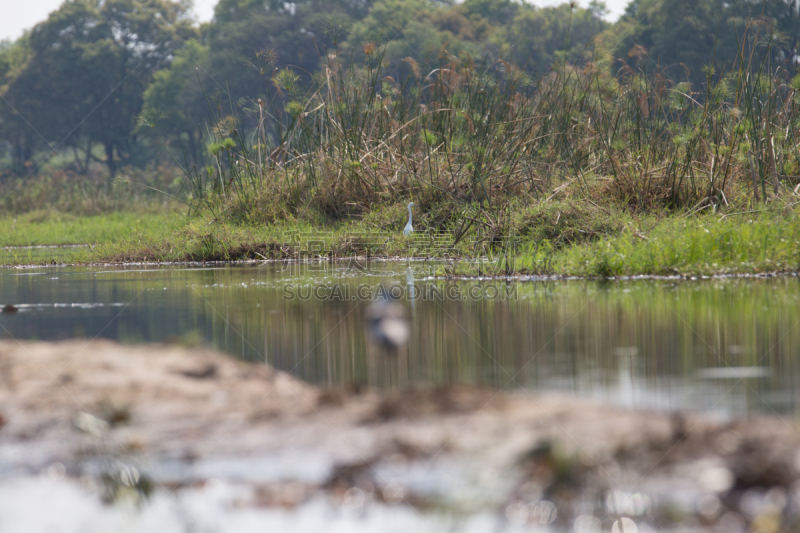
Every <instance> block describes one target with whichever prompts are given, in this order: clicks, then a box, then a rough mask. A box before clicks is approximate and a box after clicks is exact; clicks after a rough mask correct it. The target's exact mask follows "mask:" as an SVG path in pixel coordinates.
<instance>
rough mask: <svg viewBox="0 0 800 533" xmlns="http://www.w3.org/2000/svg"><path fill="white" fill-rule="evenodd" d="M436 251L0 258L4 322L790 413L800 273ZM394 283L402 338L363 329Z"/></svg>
mask: <svg viewBox="0 0 800 533" xmlns="http://www.w3.org/2000/svg"><path fill="white" fill-rule="evenodd" d="M436 272H437V266H436V265H426V264H423V263H373V264H370V265H348V264H341V265H334V266H331V265H328V264H309V265H289V266H287V265H281V264H263V265H247V266H225V267H219V268H209V267H196V268H191V267H169V268H155V267H126V268H107V267H103V268H39V269H24V270H13V269H0V305H5V304H14V305H16V306H17V307H18V308H19V311H18V312H17V313H15V314H8V313H3V314H0V336H2V337H4V338H15V339H41V340H45V339H47V340H52V339H67V338H75V337H83V338H86V339H87V340H88V339H92V338H95V337H103V338H109V339H116V340H119V341H122V342H128V343H130V342H144V341H165V340H179V341H182V342H192V341H193V340H197V339H205V341H206V342H208V343H209V344H211V345H213V346H216V347H218V348H220V349H222V350H224V351H227V352H229V353H231V354H233V355H235V356H237V357H240V358H243V359H248V360H257V361H268V362H269V363H270V364H272V365H274V366H276V367H278V368H280V369H283V370H286V371H289V372H291V373H293V374H295V375H297V376H299V377H301V378H303V379H305V380H307V381H310V382H314V383H318V384H324V385H334V384H350V383H359V384H367V385H374V386H381V387H395V386H414V385H417V384H431V383H433V384H438V383H464V384H470V385H485V386H492V387H503V388H507V389H515V388H526V389H530V390H551V391H552V390H555V391H563V392H569V393H573V394H580V395H583V396H589V397H595V398H597V399H600V400H602V401H607V402H611V403H614V404H618V405H623V406H631V407H650V408H657V409H680V408H690V409H695V410H699V411H708V412H710V413H713V414H717V415H721V416H740V415H744V414H746V413H748V412H751V411H762V412H768V413H772V412H775V413H780V414H794V413H796V412H797V405H798V402H799V401H800V391H799V390H798V387H797V385H798V384H800V281H799V280H798V278H796V277H791V278H777V279H769V280H766V279H765V280H710V281H709V280H707V281H677V282H676V281H618V282H611V283H598V282H588V281H547V282H533V281H529V282H516V283H507V282H503V281H469V282H463V281H461V282H454V281H442V280H437V279H433V278H432V275H433V274H435V273H436ZM381 291H391V292H392V293H393V294H395V295H396V296H398V297H399V298H400V300H401V301H402V302H403V304H404V305H406V307H407V309H408V312H409V315H410V317H411V321H412V335H411V339H410V342H409V344H408V346H407V348H404V349H402V350H401V351H400V352H399V353H398V354H397V356H396V357H387V355H386V354H385V353H384V352H382V351H381V349H380V348H379V347H376V346H374V345H372V344H371V343H370V342H368V340H367V338H366V335H365V328H364V311H365V309H366V307H367V305H368V303H369V299H370V298H372V297H374V296H375V295H376V294H378V293H379V292H381Z"/></svg>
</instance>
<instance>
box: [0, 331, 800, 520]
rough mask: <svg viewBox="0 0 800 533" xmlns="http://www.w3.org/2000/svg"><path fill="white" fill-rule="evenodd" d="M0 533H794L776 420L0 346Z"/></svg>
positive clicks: (179, 358)
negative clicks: (326, 381)
mask: <svg viewBox="0 0 800 533" xmlns="http://www.w3.org/2000/svg"><path fill="white" fill-rule="evenodd" d="M0 426H2V427H0V531H2V532H3V533H15V532H23V531H24V532H26V533H36V532H46V531H57V532H59V533H61V532H64V533H71V532H75V533H78V532H80V533H92V532H110V531H147V532H156V533H160V532H185V531H201V532H209V533H210V532H236V533H248V532H251V531H252V532H255V531H258V532H262V531H300V532H302V531H309V532H311V531H315V532H316V531H354V532H364V531H380V532H390V531H425V530H427V531H434V532H439V531H441V532H444V531H527V530H542V531H544V530H546V531H577V532H587V533H588V532H591V531H609V530H610V531H614V532H622V531H625V532H628V533H629V532H632V531H660V530H675V531H695V530H696V531H725V532H736V531H763V532H766V533H769V532H778V531H798V530H800V483H798V482H797V480H798V479H800V433H799V432H798V425H797V424H796V422H795V421H794V420H784V419H779V418H752V419H748V420H741V421H734V422H719V421H714V420H709V419H707V418H703V417H702V416H700V415H693V414H673V415H669V414H663V413H652V412H643V411H642V412H638V411H633V412H631V411H625V410H620V409H617V408H612V407H606V406H599V405H596V404H592V403H588V402H586V401H584V400H578V399H573V398H569V397H564V396H552V395H544V396H542V395H536V394H528V393H526V392H524V391H523V392H514V393H506V392H500V391H495V390H485V389H466V388H451V389H436V390H411V391H408V390H407V391H383V392H380V391H375V390H358V389H357V388H352V389H349V390H323V389H319V388H316V387H312V386H310V385H308V384H305V383H303V382H301V381H299V380H297V379H296V378H293V377H291V376H289V375H287V374H285V373H282V372H278V371H275V370H273V369H271V368H270V367H268V366H266V365H253V364H248V363H243V362H240V361H236V360H233V359H231V358H230V357H228V356H225V355H222V354H219V353H217V352H214V351H211V350H207V349H200V348H183V347H180V346H177V345H152V346H136V347H132V346H123V345H119V344H115V343H111V342H107V341H91V342H90V341H88V340H75V341H69V342H63V343H17V342H13V341H2V342H0Z"/></svg>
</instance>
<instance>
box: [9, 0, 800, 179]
mask: <svg viewBox="0 0 800 533" xmlns="http://www.w3.org/2000/svg"><path fill="white" fill-rule="evenodd" d="M208 1H213V0H208ZM189 2H190V0H177V1H176V0H66V1H65V2H64V3H63V4H62V5H61V7H60V8H59V9H58V10H57V11H55V12H53V13H51V15H50V16H49V17H48V19H47V20H45V21H43V22H42V23H40V24H38V25H37V26H35V27H34V28H33V29H32V30H31V31H29V32H27V33H26V34H25V35H24V36H23V37H21V38H20V39H18V40H16V41H15V42H13V43H11V42H4V43H0V142H1V143H2V144H1V146H2V147H3V148H4V149H2V150H0V158H4V159H5V161H7V162H8V163H7V164H6V165H5V166H6V168H7V169H8V168H11V169H12V170H13V171H14V172H16V173H18V174H20V173H25V172H26V166H27V167H31V168H34V169H35V167H36V165H35V164H34V163H32V161H33V160H34V158H35V156H36V155H37V154H41V155H42V156H45V157H46V156H47V155H48V154H51V153H52V152H53V151H59V152H67V153H68V154H71V164H72V165H74V166H76V168H78V170H81V171H85V170H86V169H87V168H88V166H89V164H90V163H91V162H92V161H95V160H101V161H102V162H104V163H105V164H106V165H107V167H108V171H109V173H110V174H111V175H113V173H114V172H115V170H116V168H117V166H118V165H119V164H120V163H122V164H128V163H131V164H145V163H146V162H147V161H148V160H150V159H152V158H153V157H155V155H154V154H155V153H156V152H155V151H154V150H153V149H152V148H148V146H149V144H148V142H146V141H145V140H144V139H147V138H149V135H144V132H152V133H157V134H158V137H159V138H160V139H161V140H162V141H165V142H167V143H169V144H171V145H175V144H177V143H180V144H181V146H182V147H184V148H185V153H187V154H189V156H190V159H191V160H193V161H195V162H199V160H200V159H202V152H203V150H202V149H201V147H202V146H204V143H203V141H202V138H203V136H204V135H205V132H206V130H205V128H206V126H205V124H207V123H208V119H209V114H212V115H215V116H217V117H218V118H220V117H224V116H225V115H227V114H230V113H232V108H237V107H238V108H242V107H243V106H242V105H240V104H242V103H244V104H246V105H245V106H244V107H245V108H246V107H248V106H249V108H250V109H258V108H257V104H256V102H257V100H258V99H259V98H261V99H263V100H269V102H270V103H272V104H274V103H275V102H277V101H279V100H280V99H281V98H283V97H286V94H285V91H284V90H283V89H281V87H280V83H281V82H280V80H279V79H278V78H279V76H278V73H282V74H280V76H283V77H284V78H285V77H286V76H288V74H286V72H288V71H287V70H286V69H289V71H291V72H292V73H293V75H294V76H296V78H297V83H301V84H307V85H315V84H316V86H319V87H321V86H322V85H323V84H324V83H325V80H326V68H336V67H337V65H342V64H344V63H348V64H355V65H359V64H364V62H365V61H367V60H368V56H369V60H370V61H371V60H376V59H380V60H381V61H382V63H383V67H384V70H385V71H386V72H387V73H390V74H391V76H392V77H393V78H394V79H395V80H398V81H401V80H402V79H403V78H404V77H408V76H416V77H419V76H423V77H424V76H426V75H427V74H428V73H429V72H432V71H434V70H435V69H437V68H440V67H441V66H442V65H443V64H445V63H446V62H447V61H449V58H453V57H461V58H470V60H473V61H476V62H487V63H491V62H494V61H497V60H503V61H509V62H511V63H513V64H515V65H517V66H518V67H520V68H522V69H524V70H525V71H526V73H527V75H528V76H530V77H532V78H536V77H537V76H543V75H546V74H547V73H548V71H549V70H550V69H551V68H553V67H554V65H555V67H556V68H563V67H565V66H566V65H568V64H572V65H581V64H583V63H586V62H592V63H594V64H595V66H599V67H601V68H605V69H607V71H608V72H610V73H612V74H619V73H621V72H629V71H630V69H641V70H642V71H644V72H645V73H647V72H653V71H655V70H656V69H659V70H660V71H661V72H662V73H663V72H667V73H668V75H669V76H670V77H672V78H673V80H674V81H675V82H682V81H690V82H692V83H693V84H695V85H696V84H702V83H704V82H705V80H706V76H707V74H709V73H712V72H713V73H715V75H717V76H722V75H724V74H725V73H726V72H727V71H728V70H729V69H730V66H731V65H732V64H733V63H734V60H735V59H736V58H737V57H740V58H741V57H747V58H748V60H750V59H753V60H756V61H760V60H762V59H764V60H766V61H767V62H768V63H769V68H771V69H773V70H775V69H784V70H786V71H787V72H788V74H789V75H794V74H796V72H797V68H798V66H800V56H798V50H799V49H800V9H799V6H798V0H632V1H631V3H630V4H629V5H628V7H627V10H626V12H625V14H624V15H623V16H622V18H621V19H620V20H619V21H617V22H616V23H614V24H610V23H608V22H606V20H605V18H604V17H605V6H604V5H603V4H602V2H600V1H597V0H594V1H592V2H591V3H590V4H589V7H588V8H581V7H576V6H574V5H570V4H567V3H564V4H562V5H559V6H554V7H546V8H538V7H535V6H533V5H531V4H530V3H526V2H523V1H522V0H464V1H463V2H456V1H455V0H297V1H295V2H284V1H282V0H219V2H218V3H217V5H216V8H215V11H214V18H213V20H212V22H210V23H208V24H204V25H201V26H197V25H194V24H192V22H191V20H190V19H189V18H188V12H189V8H190V3H189ZM768 45H769V46H768ZM767 50H769V54H767V53H766V51H767ZM443 61H444V62H443ZM712 63H713V65H712ZM708 66H712V67H713V68H712V69H707V68H706V67H708ZM281 79H283V78H281ZM276 99H277V100H276ZM209 104H210V105H209ZM285 104H286V105H289V104H290V102H288V101H287V102H285ZM281 105H283V104H281ZM137 117H139V118H140V119H141V120H137ZM150 126H152V127H150ZM151 144H152V143H151ZM101 148H102V150H100V149H101ZM148 150H149V151H148Z"/></svg>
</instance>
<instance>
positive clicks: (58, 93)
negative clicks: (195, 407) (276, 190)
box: [6, 0, 194, 177]
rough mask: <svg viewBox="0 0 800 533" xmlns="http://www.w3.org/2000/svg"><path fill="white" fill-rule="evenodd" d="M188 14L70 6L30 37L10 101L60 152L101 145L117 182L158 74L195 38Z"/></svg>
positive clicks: (137, 4)
mask: <svg viewBox="0 0 800 533" xmlns="http://www.w3.org/2000/svg"><path fill="white" fill-rule="evenodd" d="M187 7H188V4H187V3H186V2H180V3H174V2H170V1H168V0H141V1H137V0H67V1H66V2H65V3H64V4H62V5H61V7H60V8H59V9H58V10H57V11H55V12H53V13H52V14H51V15H50V16H49V17H48V19H47V20H46V21H44V22H42V23H41V24H38V25H37V26H36V27H34V29H33V30H32V31H31V33H30V36H29V46H30V57H29V58H28V60H27V61H26V62H25V65H24V67H23V68H21V69H20V70H19V72H18V73H17V74H16V75H15V76H13V79H11V80H10V82H9V84H8V87H7V89H6V94H7V95H8V98H9V99H10V100H11V101H14V102H17V103H19V107H20V108H22V109H24V110H25V111H26V119H27V121H28V122H29V123H30V127H31V128H32V129H33V130H35V131H37V132H39V133H40V134H41V135H42V136H43V137H45V138H47V140H48V141H50V142H51V143H53V144H54V145H55V146H64V145H68V146H70V145H71V146H72V147H73V148H76V149H77V147H78V146H81V147H82V148H83V149H84V151H85V152H86V154H87V156H88V155H89V151H90V150H91V148H92V146H93V145H94V144H95V143H101V144H102V145H103V146H104V149H105V155H106V158H105V162H106V164H107V165H108V170H109V174H110V176H112V177H113V175H114V173H115V171H116V166H117V164H116V159H117V158H121V159H125V158H126V157H127V156H128V154H129V152H130V150H131V147H132V144H134V143H135V142H136V139H135V137H134V136H132V135H131V131H132V129H133V126H134V121H135V117H136V116H137V115H138V113H139V112H140V110H141V106H142V98H143V93H144V91H145V89H146V88H147V86H148V85H149V84H150V81H151V79H152V76H153V73H154V72H155V71H157V70H159V69H162V68H165V67H167V66H168V65H169V63H170V61H171V60H172V57H173V56H174V54H175V51H176V50H177V49H178V48H179V47H180V46H181V44H182V43H183V41H185V40H186V38H187V37H190V36H192V35H193V34H194V30H193V29H192V27H191V24H190V21H189V20H188V19H186V18H185V14H186V12H187ZM21 112H22V111H21ZM81 141H84V143H82V142H81ZM62 143H63V144H62Z"/></svg>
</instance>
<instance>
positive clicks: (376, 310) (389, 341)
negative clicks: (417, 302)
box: [366, 295, 411, 354]
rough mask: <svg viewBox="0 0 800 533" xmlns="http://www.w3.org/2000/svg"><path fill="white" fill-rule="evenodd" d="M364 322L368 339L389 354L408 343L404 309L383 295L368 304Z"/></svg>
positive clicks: (408, 329) (407, 326)
mask: <svg viewBox="0 0 800 533" xmlns="http://www.w3.org/2000/svg"><path fill="white" fill-rule="evenodd" d="M366 321H367V332H368V333H369V336H370V338H371V339H372V340H373V341H374V342H375V343H377V344H379V345H380V346H382V347H383V348H384V349H386V350H387V351H388V352H389V353H392V354H393V353H396V351H397V349H398V348H400V347H401V346H404V345H405V344H406V342H408V336H409V333H410V329H411V328H410V326H409V323H408V315H407V313H406V308H405V307H404V306H403V305H402V304H400V303H398V302H397V301H395V300H393V299H391V298H390V297H388V296H385V295H384V296H382V297H380V298H379V299H377V300H375V301H374V302H372V303H371V304H369V307H367V312H366Z"/></svg>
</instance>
